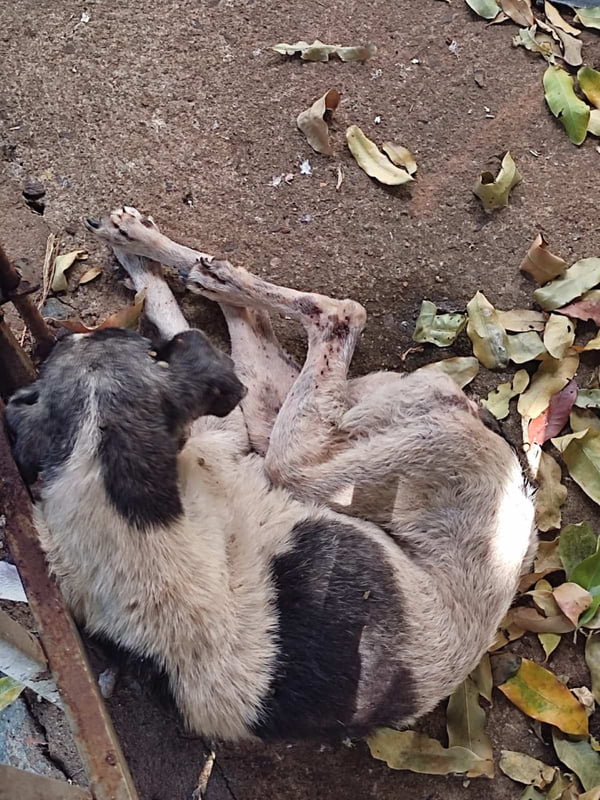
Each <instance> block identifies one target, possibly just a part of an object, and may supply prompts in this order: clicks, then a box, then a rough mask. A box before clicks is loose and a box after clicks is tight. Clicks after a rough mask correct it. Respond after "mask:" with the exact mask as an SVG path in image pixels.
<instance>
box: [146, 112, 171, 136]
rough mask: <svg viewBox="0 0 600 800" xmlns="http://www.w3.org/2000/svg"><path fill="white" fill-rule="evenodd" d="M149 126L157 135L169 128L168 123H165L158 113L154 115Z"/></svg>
mask: <svg viewBox="0 0 600 800" xmlns="http://www.w3.org/2000/svg"><path fill="white" fill-rule="evenodd" d="M149 125H150V127H151V128H153V129H154V130H155V132H156V133H158V132H159V131H160V130H161V129H162V128H166V127H167V123H166V122H165V121H164V119H163V118H162V117H159V116H158V113H156V114H153V116H152V119H151V120H150V122H149Z"/></svg>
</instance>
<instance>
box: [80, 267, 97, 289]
mask: <svg viewBox="0 0 600 800" xmlns="http://www.w3.org/2000/svg"><path fill="white" fill-rule="evenodd" d="M98 275H102V268H101V267H91V268H90V269H88V270H86V271H85V272H84V273H83V275H82V276H81V278H79V286H82V285H83V284H84V283H89V282H90V281H93V280H94V279H95V278H97V277H98Z"/></svg>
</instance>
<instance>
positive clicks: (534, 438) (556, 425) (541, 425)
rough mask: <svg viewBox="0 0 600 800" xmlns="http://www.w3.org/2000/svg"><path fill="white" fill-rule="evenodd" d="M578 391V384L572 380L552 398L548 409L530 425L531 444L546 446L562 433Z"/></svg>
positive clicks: (528, 432)
mask: <svg viewBox="0 0 600 800" xmlns="http://www.w3.org/2000/svg"><path fill="white" fill-rule="evenodd" d="M577 391H578V389H577V384H576V383H575V381H573V380H572V381H569V383H568V384H567V385H566V386H565V388H564V389H562V390H561V391H560V392H557V393H556V394H554V395H553V396H552V399H551V400H550V405H549V406H548V408H546V409H544V411H542V413H541V414H540V415H539V416H538V417H536V418H535V419H532V420H531V422H530V423H529V427H528V429H527V435H528V438H529V444H544V442H547V441H548V440H549V439H552V438H553V437H554V436H557V435H558V434H559V433H560V432H561V430H562V429H563V428H564V427H565V425H566V424H567V420H568V419H569V414H570V413H571V409H572V408H573V405H574V403H575V400H576V399H577Z"/></svg>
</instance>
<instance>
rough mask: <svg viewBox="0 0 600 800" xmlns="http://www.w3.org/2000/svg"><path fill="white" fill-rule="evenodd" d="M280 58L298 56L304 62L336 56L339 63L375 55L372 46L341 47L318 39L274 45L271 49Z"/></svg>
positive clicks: (375, 51)
mask: <svg viewBox="0 0 600 800" xmlns="http://www.w3.org/2000/svg"><path fill="white" fill-rule="evenodd" d="M271 49H272V50H275V52H276V53H279V54H280V55H282V56H294V55H297V54H298V55H299V56H300V58H301V59H303V60H304V61H329V56H331V55H336V56H337V57H338V58H339V59H340V60H341V61H367V60H368V59H369V58H372V57H373V56H374V55H375V54H376V53H377V47H376V46H375V45H374V44H367V45H365V46H364V47H363V46H358V47H343V46H342V45H341V44H325V43H324V42H320V41H319V40H318V39H315V41H314V42H313V43H312V44H309V43H308V42H304V41H302V42H294V44H286V43H285V42H282V43H281V44H275V45H273V47H272V48H271Z"/></svg>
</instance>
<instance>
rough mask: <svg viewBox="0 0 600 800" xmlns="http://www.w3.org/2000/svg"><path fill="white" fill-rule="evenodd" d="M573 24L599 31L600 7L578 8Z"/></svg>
mask: <svg viewBox="0 0 600 800" xmlns="http://www.w3.org/2000/svg"><path fill="white" fill-rule="evenodd" d="M575 22H581V24H582V25H585V27H586V28H599V29H600V5H599V6H592V8H578V9H577V14H576V15H575Z"/></svg>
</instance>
